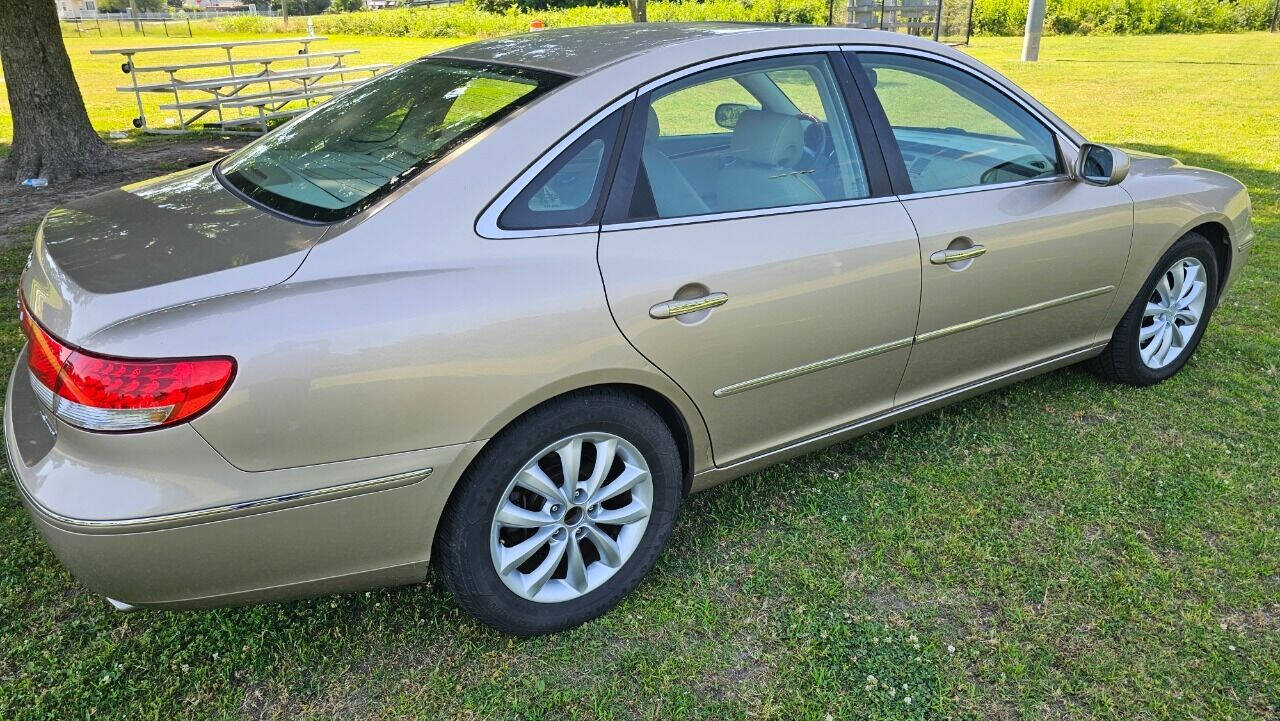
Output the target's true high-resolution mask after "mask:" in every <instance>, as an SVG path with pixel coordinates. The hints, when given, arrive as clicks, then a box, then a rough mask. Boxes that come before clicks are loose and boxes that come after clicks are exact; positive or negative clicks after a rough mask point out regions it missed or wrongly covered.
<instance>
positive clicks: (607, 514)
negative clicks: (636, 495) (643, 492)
mask: <svg viewBox="0 0 1280 721" xmlns="http://www.w3.org/2000/svg"><path fill="white" fill-rule="evenodd" d="M648 516H649V507H648V506H646V505H644V504H643V503H641V502H640V501H639V500H636V499H632V501H631V502H630V503H628V504H627V505H625V506H623V507H622V508H618V509H609V508H602V509H600V512H599V513H597V514H596V515H595V518H594V520H595V522H596V523H607V524H609V525H611V526H625V525H627V524H628V523H635V522H636V521H639V520H640V519H642V518H647V517H648Z"/></svg>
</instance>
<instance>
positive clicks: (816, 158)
mask: <svg viewBox="0 0 1280 721" xmlns="http://www.w3.org/2000/svg"><path fill="white" fill-rule="evenodd" d="M796 117H798V118H800V119H801V120H803V121H806V122H808V123H809V124H808V125H806V126H805V128H804V154H805V156H806V157H807V158H812V160H811V161H809V162H802V164H803V165H806V166H807V167H809V168H816V167H817V166H818V163H819V162H820V161H821V160H822V159H823V158H825V157H826V156H827V150H828V149H829V148H830V146H831V142H830V138H831V136H830V135H829V134H828V133H827V126H826V124H825V123H823V122H822V121H821V120H818V117H817V116H816V115H813V114H810V113H797V115H796Z"/></svg>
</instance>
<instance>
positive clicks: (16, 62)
mask: <svg viewBox="0 0 1280 721" xmlns="http://www.w3.org/2000/svg"><path fill="white" fill-rule="evenodd" d="M0 62H3V68H4V81H5V84H6V85H7V87H8V91H9V111H10V113H11V114H12V115H13V147H12V148H10V151H9V158H8V159H7V160H6V161H4V162H2V163H0V179H5V180H8V179H13V180H16V181H17V182H21V181H23V180H25V179H26V178H48V179H50V180H66V179H68V178H74V177H77V176H81V175H91V174H93V173H96V172H99V171H102V170H107V169H110V168H115V167H118V162H117V161H116V159H115V156H114V155H113V154H112V153H111V151H110V150H109V149H108V148H107V145H106V143H104V142H102V138H100V137H98V134H97V133H96V132H94V130H93V126H92V125H90V124H89V114H88V113H86V112H85V109H84V99H83V98H81V97H80V87H79V86H78V85H76V79H75V76H74V75H72V74H71V61H70V60H69V59H68V58H67V49H66V47H65V46H64V45H63V44H62V32H61V29H60V28H59V26H58V14H57V12H56V11H55V10H54V4H53V3H52V2H50V0H0Z"/></svg>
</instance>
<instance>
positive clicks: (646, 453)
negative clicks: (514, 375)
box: [436, 391, 683, 636]
mask: <svg viewBox="0 0 1280 721" xmlns="http://www.w3.org/2000/svg"><path fill="white" fill-rule="evenodd" d="M682 490H683V477H682V469H681V463H680V455H679V452H678V450H677V448H676V444H675V441H674V440H673V439H672V437H671V433H670V431H669V430H668V429H667V426H666V424H665V423H664V422H663V420H662V418H661V417H660V416H659V415H658V414H657V413H656V412H655V411H654V410H653V409H652V408H650V407H649V406H648V405H646V404H644V403H643V402H641V401H640V400H638V399H636V398H634V397H632V396H629V395H626V394H624V393H618V392H610V391H600V392H589V393H581V394H575V395H572V396H567V397H565V398H562V399H558V400H556V401H553V402H551V403H549V404H547V405H546V406H543V407H540V408H537V409H535V410H533V411H531V412H530V413H528V414H527V415H525V416H523V417H522V418H520V419H519V420H517V421H516V422H515V423H514V424H512V425H511V426H510V427H509V428H507V429H505V430H503V431H502V433H500V434H499V435H498V436H497V437H495V438H494V439H493V440H492V441H490V443H489V445H488V446H487V447H486V448H485V450H484V451H483V452H482V455H481V457H480V458H478V459H477V460H476V463H475V464H474V465H473V466H472V468H470V469H469V470H468V471H467V474H466V476H465V477H464V478H463V479H462V480H461V481H459V488H458V490H457V491H456V492H455V494H454V497H453V498H452V499H451V500H450V503H449V506H448V508H446V510H445V513H444V516H443V517H442V519H441V524H440V530H439V532H438V534H437V539H436V549H437V552H436V561H437V565H438V567H439V570H440V572H441V576H442V577H443V580H444V582H445V585H446V586H448V587H449V589H450V591H452V592H453V595H454V596H455V598H457V600H458V604H459V605H460V606H461V607H462V608H463V609H464V610H465V611H467V612H469V613H471V614H472V615H474V616H475V617H477V618H478V619H480V620H481V621H483V622H485V623H487V624H489V625H490V626H493V627H494V628H497V629H498V630H501V631H505V632H507V633H512V634H515V635H520V636H531V635H536V634H541V633H550V632H554V631H559V630H562V629H566V628H571V627H573V626H576V625H578V624H580V623H583V622H584V621H588V620H590V619H592V618H595V617H596V616H599V615H600V614H602V613H604V612H606V611H608V610H609V609H610V608H612V607H613V606H615V605H616V604H617V603H618V602H619V601H621V600H622V598H623V597H624V596H626V594H627V593H629V592H630V591H631V590H632V589H633V588H635V586H636V585H637V584H638V583H639V582H640V581H641V579H643V578H644V576H645V575H646V574H648V572H649V571H650V569H652V568H653V565H654V563H655V562H656V560H657V557H658V554H659V552H661V550H662V548H663V546H664V545H665V544H666V541H667V538H668V537H669V536H670V535H671V528H672V526H673V524H674V522H675V515H676V509H677V507H678V505H679V502H680V496H681V493H682Z"/></svg>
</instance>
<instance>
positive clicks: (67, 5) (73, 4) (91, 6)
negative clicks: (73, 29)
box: [55, 0, 98, 18]
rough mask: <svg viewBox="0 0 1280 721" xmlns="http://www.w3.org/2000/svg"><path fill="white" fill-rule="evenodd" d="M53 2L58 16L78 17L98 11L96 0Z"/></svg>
mask: <svg viewBox="0 0 1280 721" xmlns="http://www.w3.org/2000/svg"><path fill="white" fill-rule="evenodd" d="M55 4H56V5H57V6H58V17H60V18H78V17H81V16H82V15H95V14H97V12H98V0H56V3H55Z"/></svg>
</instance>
